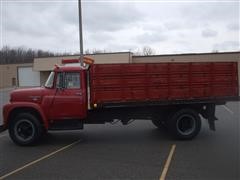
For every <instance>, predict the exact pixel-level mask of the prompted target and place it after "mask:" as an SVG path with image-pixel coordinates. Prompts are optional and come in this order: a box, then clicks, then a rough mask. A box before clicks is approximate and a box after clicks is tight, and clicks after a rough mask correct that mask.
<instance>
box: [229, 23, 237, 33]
mask: <svg viewBox="0 0 240 180" xmlns="http://www.w3.org/2000/svg"><path fill="white" fill-rule="evenodd" d="M227 29H228V30H230V31H239V30H240V27H239V24H236V23H232V24H228V26H227Z"/></svg>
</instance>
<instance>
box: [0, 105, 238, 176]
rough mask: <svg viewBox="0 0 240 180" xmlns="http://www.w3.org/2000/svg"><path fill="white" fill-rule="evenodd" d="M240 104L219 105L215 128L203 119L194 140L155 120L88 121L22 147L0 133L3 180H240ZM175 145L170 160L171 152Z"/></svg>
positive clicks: (52, 133) (0, 169)
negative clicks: (77, 128)
mask: <svg viewBox="0 0 240 180" xmlns="http://www.w3.org/2000/svg"><path fill="white" fill-rule="evenodd" d="M239 110H240V106H239V103H236V102H235V103H228V104H227V106H219V107H218V108H217V112H216V115H217V117H218V118H219V120H218V121H217V123H216V128H217V131H216V132H212V131H210V130H209V128H208V124H207V123H206V122H205V120H204V121H202V123H203V127H202V130H201V132H200V134H199V135H198V136H197V138H195V139H194V140H191V141H176V140H173V139H172V138H171V137H170V136H169V135H168V134H167V133H166V132H165V131H159V130H158V129H157V128H155V127H154V126H153V125H152V124H151V122H150V121H140V120H139V121H134V122H133V123H131V124H129V125H128V126H123V125H121V124H120V123H119V124H116V125H111V124H105V125H86V126H85V128H84V130H80V131H59V132H50V133H49V134H48V135H47V136H45V137H44V139H43V140H42V141H41V142H40V143H39V144H38V145H37V146H32V147H19V146H16V145H15V144H13V143H12V141H11V140H10V138H9V136H8V134H7V132H6V131H5V132H3V133H1V134H0V150H1V153H0V179H1V178H2V177H5V178H6V179H159V178H160V177H161V175H162V174H163V171H164V169H167V173H166V179H173V180H175V179H183V180H186V179H187V180H188V179H191V180H192V179H199V180H201V179H209V180H210V179H211V180H212V179H216V180H221V179H223V180H226V179H229V180H231V179H234V180H235V179H240V174H239V169H240V158H239V145H240V144H239V143H240V142H239V129H240V123H239V112H240V111H239ZM173 145H176V148H175V151H174V152H173V154H172V158H171V159H170V163H169V166H166V164H167V160H169V154H170V151H171V149H172V147H173Z"/></svg>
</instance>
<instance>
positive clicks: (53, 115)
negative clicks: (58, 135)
mask: <svg viewBox="0 0 240 180" xmlns="http://www.w3.org/2000/svg"><path fill="white" fill-rule="evenodd" d="M86 79H87V70H86V69H85V68H83V67H80V66H79V67H67V66H66V67H65V66H62V67H59V66H55V68H54V70H53V71H52V72H51V73H50V75H49V77H48V79H47V81H46V83H45V85H44V86H43V87H36V88H26V89H16V90H14V91H12V92H11V94H10V102H9V103H8V104H6V105H5V106H4V108H3V116H4V125H3V129H4V130H5V129H9V134H10V137H11V138H12V140H13V141H14V142H15V143H17V144H19V145H27V144H32V143H33V142H35V141H36V140H37V139H39V138H40V137H41V136H42V134H43V132H46V131H47V130H50V129H52V130H60V129H61V130H62V129H82V128H83V122H82V120H83V119H85V118H86V116H87V104H88V97H87V96H88V95H87V82H86ZM36 130H37V133H36Z"/></svg>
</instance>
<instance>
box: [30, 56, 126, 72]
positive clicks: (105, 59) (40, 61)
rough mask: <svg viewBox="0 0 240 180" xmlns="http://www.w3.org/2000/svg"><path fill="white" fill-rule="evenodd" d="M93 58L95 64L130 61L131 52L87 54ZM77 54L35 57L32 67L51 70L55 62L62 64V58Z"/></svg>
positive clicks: (75, 57)
mask: <svg viewBox="0 0 240 180" xmlns="http://www.w3.org/2000/svg"><path fill="white" fill-rule="evenodd" d="M89 57H92V58H93V59H94V63H95V64H107V63H130V58H131V53H130V52H121V53H104V54H94V55H89ZM78 58H79V56H64V57H48V58H35V59H34V62H33V69H34V70H36V71H51V70H52V69H53V68H54V65H55V64H58V65H62V60H63V59H78Z"/></svg>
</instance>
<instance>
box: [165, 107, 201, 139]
mask: <svg viewBox="0 0 240 180" xmlns="http://www.w3.org/2000/svg"><path fill="white" fill-rule="evenodd" d="M167 127H168V129H169V130H170V133H171V134H172V135H173V136H174V137H175V138H177V139H182V140H189V139H193V138H194V137H196V136H197V135H198V133H199V132H200V130H201V118H200V116H199V114H198V113H197V112H196V111H195V110H193V109H189V108H186V109H181V110H179V111H177V112H176V113H174V114H173V115H172V116H171V117H170V118H169V120H168V121H167Z"/></svg>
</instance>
